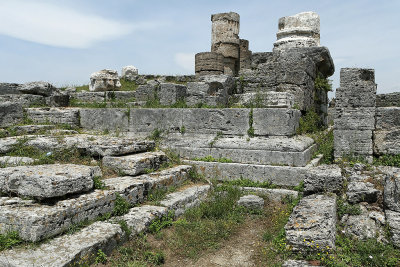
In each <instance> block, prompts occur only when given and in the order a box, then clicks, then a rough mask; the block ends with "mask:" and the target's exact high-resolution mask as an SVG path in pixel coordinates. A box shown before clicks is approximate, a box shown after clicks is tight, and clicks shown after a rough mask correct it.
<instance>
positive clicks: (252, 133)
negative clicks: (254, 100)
mask: <svg viewBox="0 0 400 267" xmlns="http://www.w3.org/2000/svg"><path fill="white" fill-rule="evenodd" d="M253 123H254V119H253V108H251V109H250V113H249V129H248V130H247V135H248V136H249V137H254V128H253Z"/></svg>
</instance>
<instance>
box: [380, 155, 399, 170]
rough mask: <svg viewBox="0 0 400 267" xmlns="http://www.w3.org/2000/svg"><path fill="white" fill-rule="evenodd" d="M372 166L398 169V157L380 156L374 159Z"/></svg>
mask: <svg viewBox="0 0 400 267" xmlns="http://www.w3.org/2000/svg"><path fill="white" fill-rule="evenodd" d="M374 165H378V166H379V165H380V166H393V167H398V168H400V155H382V156H380V157H377V158H374Z"/></svg>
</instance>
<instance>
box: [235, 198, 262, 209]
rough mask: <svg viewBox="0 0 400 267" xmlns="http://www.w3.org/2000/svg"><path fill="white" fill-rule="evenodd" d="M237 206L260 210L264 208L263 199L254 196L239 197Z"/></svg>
mask: <svg viewBox="0 0 400 267" xmlns="http://www.w3.org/2000/svg"><path fill="white" fill-rule="evenodd" d="M237 204H238V205H239V206H243V207H245V208H248V209H257V210H260V209H262V208H263V207H264V199H263V198H261V197H259V196H255V195H246V196H242V197H240V199H239V200H238V201H237Z"/></svg>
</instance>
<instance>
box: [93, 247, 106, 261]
mask: <svg viewBox="0 0 400 267" xmlns="http://www.w3.org/2000/svg"><path fill="white" fill-rule="evenodd" d="M95 261H96V263H103V264H104V263H106V262H107V255H106V254H105V253H104V252H103V251H102V250H101V249H99V250H98V251H97V254H96V260H95Z"/></svg>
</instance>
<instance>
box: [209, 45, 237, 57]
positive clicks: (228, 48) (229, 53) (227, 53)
mask: <svg viewBox="0 0 400 267" xmlns="http://www.w3.org/2000/svg"><path fill="white" fill-rule="evenodd" d="M212 52H216V53H219V54H222V55H223V56H224V57H229V58H234V59H239V44H233V43H219V44H215V45H214V49H213V51H212Z"/></svg>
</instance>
